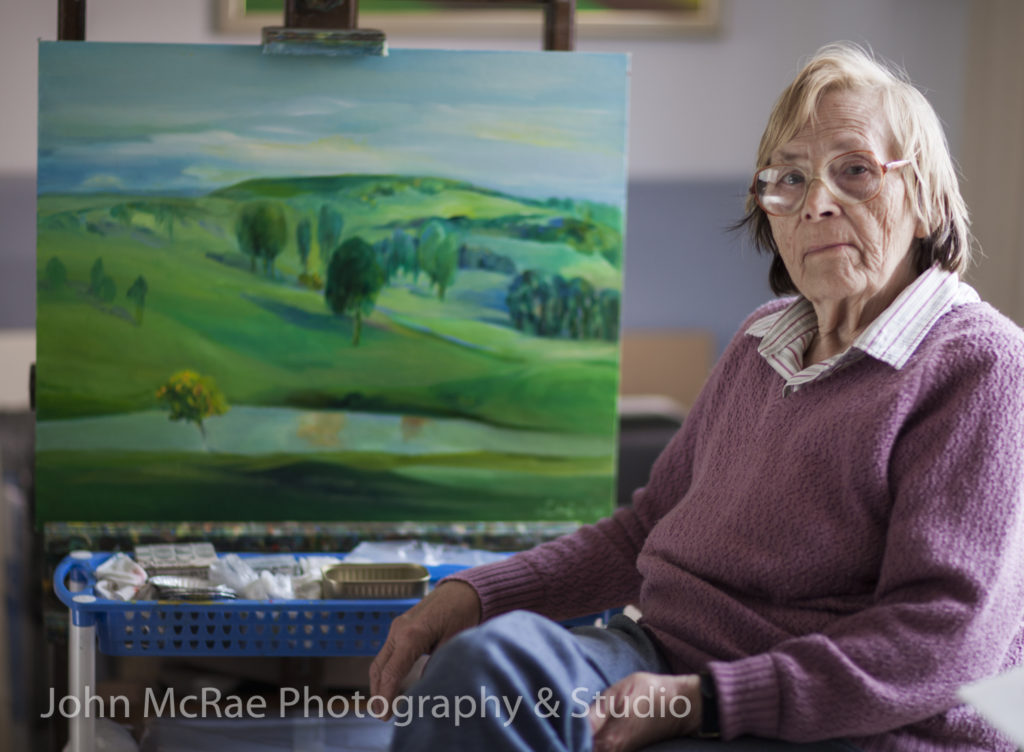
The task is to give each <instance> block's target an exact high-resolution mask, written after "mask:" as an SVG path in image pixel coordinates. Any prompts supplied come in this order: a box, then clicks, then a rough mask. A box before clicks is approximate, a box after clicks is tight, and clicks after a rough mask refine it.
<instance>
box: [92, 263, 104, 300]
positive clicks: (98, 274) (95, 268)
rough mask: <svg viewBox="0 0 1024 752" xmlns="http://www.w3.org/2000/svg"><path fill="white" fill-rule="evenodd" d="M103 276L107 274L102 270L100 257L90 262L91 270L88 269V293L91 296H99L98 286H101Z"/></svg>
mask: <svg viewBox="0 0 1024 752" xmlns="http://www.w3.org/2000/svg"><path fill="white" fill-rule="evenodd" d="M105 276H107V273H106V271H105V270H104V269H103V259H102V258H101V257H100V258H97V259H96V260H95V261H93V262H92V268H91V269H89V292H91V293H92V294H93V295H99V292H100V284H102V282H103V278H104V277H105Z"/></svg>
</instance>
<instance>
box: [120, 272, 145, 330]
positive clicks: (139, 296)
mask: <svg viewBox="0 0 1024 752" xmlns="http://www.w3.org/2000/svg"><path fill="white" fill-rule="evenodd" d="M148 292H149V285H148V284H146V278H145V277H143V276H142V275H141V274H140V275H139V276H138V277H136V278H135V281H134V282H132V286H131V287H129V288H128V292H126V293H125V296H126V297H127V298H128V299H129V300H131V301H132V302H133V303H135V321H136V322H138V323H139V324H141V323H142V311H143V309H144V308H145V307H146V293H148Z"/></svg>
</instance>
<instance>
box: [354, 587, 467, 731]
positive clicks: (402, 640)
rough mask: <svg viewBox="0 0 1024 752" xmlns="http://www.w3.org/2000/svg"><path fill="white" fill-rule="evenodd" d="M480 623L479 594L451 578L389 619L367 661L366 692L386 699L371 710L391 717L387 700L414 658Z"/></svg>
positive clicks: (391, 696) (389, 702)
mask: <svg viewBox="0 0 1024 752" xmlns="http://www.w3.org/2000/svg"><path fill="white" fill-rule="evenodd" d="M479 623H480V598H479V596H478V595H477V594H476V590H474V589H473V588H472V587H471V586H469V585H467V584H466V583H464V582H460V581H458V580H452V581H450V582H445V583H444V584H442V585H440V586H439V587H438V588H437V589H436V590H433V591H431V592H430V593H429V594H428V595H427V597H426V598H424V599H423V600H422V601H420V602H419V603H417V604H416V605H415V606H413V607H412V608H411V609H409V610H408V611H406V612H405V613H404V614H402V615H401V616H398V617H396V618H395V620H394V621H392V622H391V629H390V630H389V631H388V638H387V640H386V641H385V642H384V647H382V648H381V649H380V652H379V653H378V654H377V657H376V658H374V660H373V663H372V664H371V665H370V694H371V695H372V696H373V697H382V698H384V700H385V702H386V703H387V715H386V716H384V710H383V709H382V708H374V709H373V712H374V713H375V714H380V715H381V716H382V717H387V718H390V717H391V703H392V702H393V701H394V699H395V697H397V696H398V693H399V691H400V690H401V689H402V680H403V679H405V677H406V675H407V674H408V673H409V670H410V669H411V668H412V666H413V664H414V663H415V662H416V660H417V659H418V658H419V657H420V656H421V655H423V654H424V653H432V652H433V651H434V650H435V649H436V648H437V647H439V646H440V645H441V644H443V643H445V642H447V641H448V640H450V639H451V638H452V637H454V636H455V635H457V634H458V633H459V632H461V631H462V630H464V629H469V628H470V627H475V626H476V625H477V624H479Z"/></svg>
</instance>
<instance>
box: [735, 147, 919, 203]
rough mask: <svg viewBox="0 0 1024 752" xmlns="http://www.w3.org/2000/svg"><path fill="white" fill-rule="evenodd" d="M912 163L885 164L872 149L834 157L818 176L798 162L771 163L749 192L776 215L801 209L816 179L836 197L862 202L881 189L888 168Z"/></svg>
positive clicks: (905, 160) (757, 176)
mask: <svg viewBox="0 0 1024 752" xmlns="http://www.w3.org/2000/svg"><path fill="white" fill-rule="evenodd" d="M910 162H911V160H909V159H899V160H896V161H895V162H887V163H886V164H882V163H881V162H879V161H878V158H877V157H875V155H874V154H872V153H871V152H869V151H849V152H846V153H845V154H840V155H839V156H838V157H834V158H833V159H831V160H830V161H829V162H828V164H826V165H825V169H824V170H822V171H821V173H820V174H818V175H813V174H810V173H808V172H807V171H806V170H804V169H803V168H801V167H797V166H796V165H768V166H767V167H765V168H764V169H763V170H758V171H757V173H756V174H755V175H754V182H753V183H752V184H751V186H750V192H751V193H752V194H754V196H755V197H756V198H757V203H758V204H759V205H760V207H761V208H762V209H764V210H765V211H766V212H767V213H768V214H772V215H774V216H776V217H785V216H788V215H790V214H796V213H797V212H798V211H800V207H802V206H803V205H804V199H806V198H807V191H808V190H809V189H810V186H811V183H812V182H813V181H814V179H815V178H818V179H820V180H821V182H822V183H824V184H825V187H826V188H828V190H829V192H830V193H831V194H832V195H833V196H835V197H836V199H837V200H839V201H841V202H843V203H845V204H863V203H864V202H865V201H870V200H871V199H873V198H874V197H875V196H877V195H878V194H879V193H881V192H882V181H883V179H884V178H885V175H886V173H887V172H889V170H894V169H896V168H897V167H903V166H904V165H908V164H910Z"/></svg>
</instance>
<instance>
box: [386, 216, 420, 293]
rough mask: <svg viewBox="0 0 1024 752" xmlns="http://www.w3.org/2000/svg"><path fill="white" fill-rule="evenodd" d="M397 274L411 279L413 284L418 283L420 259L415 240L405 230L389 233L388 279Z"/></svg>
mask: <svg viewBox="0 0 1024 752" xmlns="http://www.w3.org/2000/svg"><path fill="white" fill-rule="evenodd" d="M398 272H402V273H404V274H405V275H406V276H409V277H412V281H413V283H416V282H418V281H419V277H420V258H419V251H418V250H417V248H416V238H414V237H413V236H412V235H410V234H409V233H407V232H406V231H405V230H402V229H400V228H399V229H396V230H395V231H394V232H393V233H391V253H390V254H389V255H388V277H389V278H390V277H391V276H392V275H393V274H397V273H398Z"/></svg>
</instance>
